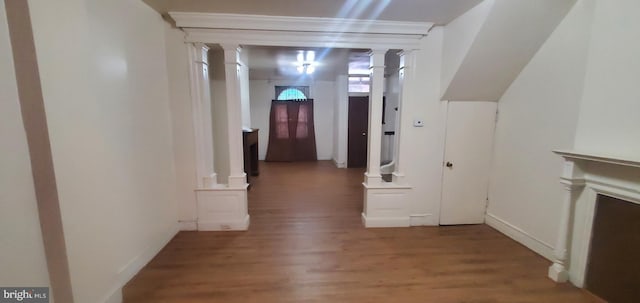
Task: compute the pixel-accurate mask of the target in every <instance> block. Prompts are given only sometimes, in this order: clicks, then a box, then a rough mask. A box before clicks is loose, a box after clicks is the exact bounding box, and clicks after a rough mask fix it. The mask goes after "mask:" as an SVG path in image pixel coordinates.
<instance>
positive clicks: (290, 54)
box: [244, 46, 399, 81]
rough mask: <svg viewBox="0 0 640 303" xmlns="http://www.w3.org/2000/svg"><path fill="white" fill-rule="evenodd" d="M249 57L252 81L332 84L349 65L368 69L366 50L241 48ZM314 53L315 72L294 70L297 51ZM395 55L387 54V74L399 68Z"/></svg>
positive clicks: (345, 71)
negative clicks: (305, 79) (309, 80)
mask: <svg viewBox="0 0 640 303" xmlns="http://www.w3.org/2000/svg"><path fill="white" fill-rule="evenodd" d="M244 50H245V51H247V53H248V59H249V60H248V61H249V62H248V64H249V78H250V79H251V80H285V79H288V80H290V79H298V78H300V77H311V78H313V79H315V80H325V81H334V80H335V79H336V76H337V75H339V74H343V75H344V74H347V72H348V66H349V62H354V61H358V62H359V63H360V64H359V65H362V66H365V67H366V68H367V69H368V66H369V56H368V55H367V51H368V50H361V49H340V48H334V49H330V48H309V47H274V46H244ZM308 50H313V51H315V52H316V59H315V61H316V62H317V65H316V70H315V72H314V73H313V74H312V75H311V76H301V75H300V73H299V72H298V71H297V69H296V62H297V56H298V52H299V51H308ZM396 53H397V51H395V50H391V51H389V52H388V53H387V56H386V59H385V61H386V62H385V65H386V66H387V69H386V71H387V73H390V72H394V71H395V70H397V68H398V64H399V57H398V56H397V54H396Z"/></svg>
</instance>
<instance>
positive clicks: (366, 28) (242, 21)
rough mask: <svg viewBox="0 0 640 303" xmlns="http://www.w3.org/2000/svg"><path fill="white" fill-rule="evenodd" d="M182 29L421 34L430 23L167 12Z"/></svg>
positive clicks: (431, 25)
mask: <svg viewBox="0 0 640 303" xmlns="http://www.w3.org/2000/svg"><path fill="white" fill-rule="evenodd" d="M169 15H170V16H171V18H173V20H174V21H175V22H176V26H177V27H181V28H209V29H235V30H266V31H297V32H323V33H331V32H333V33H367V34H394V35H398V34H400V35H420V36H425V35H427V34H428V33H429V30H430V29H431V27H433V23H430V22H401V21H385V20H361V19H343V18H318V17H289V16H264V15H240V14H216V13H195V12H169Z"/></svg>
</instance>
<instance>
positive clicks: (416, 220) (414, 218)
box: [409, 214, 438, 226]
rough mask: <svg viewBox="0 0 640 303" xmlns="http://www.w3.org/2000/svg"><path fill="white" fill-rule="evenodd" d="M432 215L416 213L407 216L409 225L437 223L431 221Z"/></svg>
mask: <svg viewBox="0 0 640 303" xmlns="http://www.w3.org/2000/svg"><path fill="white" fill-rule="evenodd" d="M432 217H433V216H432V215H431V214H416V215H410V216H409V222H410V224H411V226H430V225H438V224H437V223H434V222H433V218H432Z"/></svg>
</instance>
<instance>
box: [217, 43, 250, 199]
mask: <svg viewBox="0 0 640 303" xmlns="http://www.w3.org/2000/svg"><path fill="white" fill-rule="evenodd" d="M221 46H222V48H223V50H224V70H225V84H226V88H227V89H226V92H227V123H228V126H227V130H228V139H229V142H227V144H228V145H227V146H228V147H229V182H228V187H229V188H246V186H247V179H246V178H247V175H246V174H245V172H244V164H243V163H244V157H243V155H244V153H243V147H242V102H241V91H240V90H241V84H240V81H241V77H240V76H241V75H240V66H241V64H242V62H241V60H240V52H241V51H242V48H240V46H239V45H236V44H223V45H221ZM245 203H246V201H245Z"/></svg>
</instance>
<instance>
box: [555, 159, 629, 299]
mask: <svg viewBox="0 0 640 303" xmlns="http://www.w3.org/2000/svg"><path fill="white" fill-rule="evenodd" d="M554 153H556V154H558V155H560V156H562V157H563V158H564V164H563V170H562V176H561V178H560V182H561V183H562V184H563V185H564V187H565V189H566V193H565V197H564V199H563V201H562V206H561V218H560V227H559V230H558V238H557V241H556V245H555V248H554V261H553V264H552V265H551V266H550V267H549V277H550V278H551V279H552V280H554V281H556V282H566V281H567V280H570V281H571V282H573V284H575V285H576V286H578V287H583V286H584V280H585V275H586V269H587V261H588V260H587V259H588V255H589V247H590V241H591V232H592V227H593V218H594V215H595V211H596V202H597V197H598V195H606V196H611V197H614V198H618V199H622V200H625V201H628V202H631V203H636V204H640V158H631V157H619V156H613V155H604V154H598V153H589V152H581V151H574V150H556V151H554Z"/></svg>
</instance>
